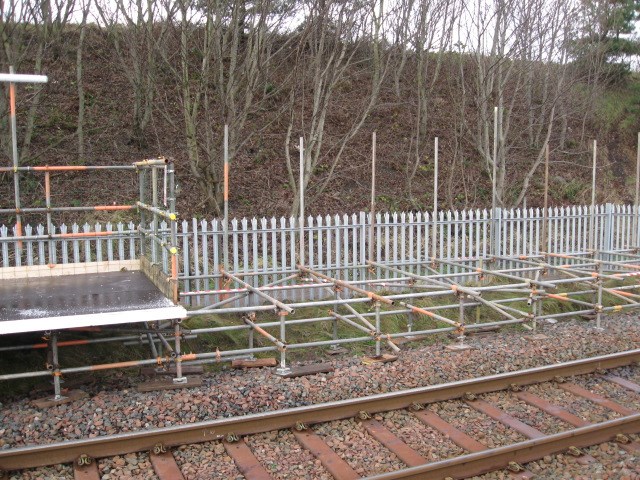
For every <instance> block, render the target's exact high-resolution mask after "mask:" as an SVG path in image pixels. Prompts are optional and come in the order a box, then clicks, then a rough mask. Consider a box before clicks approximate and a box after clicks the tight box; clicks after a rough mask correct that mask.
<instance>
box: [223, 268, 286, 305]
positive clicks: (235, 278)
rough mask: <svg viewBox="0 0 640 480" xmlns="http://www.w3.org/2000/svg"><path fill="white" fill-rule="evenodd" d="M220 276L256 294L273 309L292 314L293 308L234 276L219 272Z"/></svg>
mask: <svg viewBox="0 0 640 480" xmlns="http://www.w3.org/2000/svg"><path fill="white" fill-rule="evenodd" d="M221 273H222V275H224V276H225V277H227V278H229V279H231V280H233V281H234V282H236V283H239V284H240V285H242V286H243V287H244V288H246V289H247V290H249V291H250V292H251V293H254V294H256V295H257V296H259V297H260V298H262V299H264V300H266V301H267V302H269V303H271V304H273V306H274V307H276V308H278V310H283V311H285V312H287V313H294V310H293V308H291V307H290V306H288V305H286V304H284V303H282V302H281V301H280V300H278V299H276V298H273V297H271V296H269V295H267V294H266V293H264V292H262V291H261V290H258V289H257V288H254V287H253V286H252V285H249V284H248V283H247V282H245V281H243V280H241V279H239V278H238V277H236V276H235V275H233V274H231V273H229V272H226V271H224V270H221Z"/></svg>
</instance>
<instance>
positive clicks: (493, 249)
mask: <svg viewBox="0 0 640 480" xmlns="http://www.w3.org/2000/svg"><path fill="white" fill-rule="evenodd" d="M497 177H498V107H494V108H493V176H492V179H491V255H492V256H494V255H496V254H497V248H496V247H497V242H498V231H497V229H498V226H497V221H496V215H497V204H498V201H497V196H496V188H497V186H498V182H497Z"/></svg>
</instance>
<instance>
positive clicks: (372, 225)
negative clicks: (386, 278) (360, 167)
mask: <svg viewBox="0 0 640 480" xmlns="http://www.w3.org/2000/svg"><path fill="white" fill-rule="evenodd" d="M370 212H371V213H370V215H371V220H370V222H369V260H370V261H373V252H374V244H375V225H376V132H373V134H372V136H371V211H370Z"/></svg>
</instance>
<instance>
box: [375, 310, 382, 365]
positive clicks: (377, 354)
mask: <svg viewBox="0 0 640 480" xmlns="http://www.w3.org/2000/svg"><path fill="white" fill-rule="evenodd" d="M374 307H375V309H376V357H380V355H382V351H381V349H380V335H381V333H380V330H381V328H382V324H381V321H380V302H378V301H376V302H375V304H374Z"/></svg>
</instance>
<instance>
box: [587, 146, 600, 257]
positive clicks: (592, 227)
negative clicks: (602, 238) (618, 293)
mask: <svg viewBox="0 0 640 480" xmlns="http://www.w3.org/2000/svg"><path fill="white" fill-rule="evenodd" d="M597 158H598V143H597V141H596V140H594V141H593V168H592V173H591V217H590V221H589V227H590V228H589V250H592V251H593V250H594V249H595V246H596V243H595V239H596V162H597Z"/></svg>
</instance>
